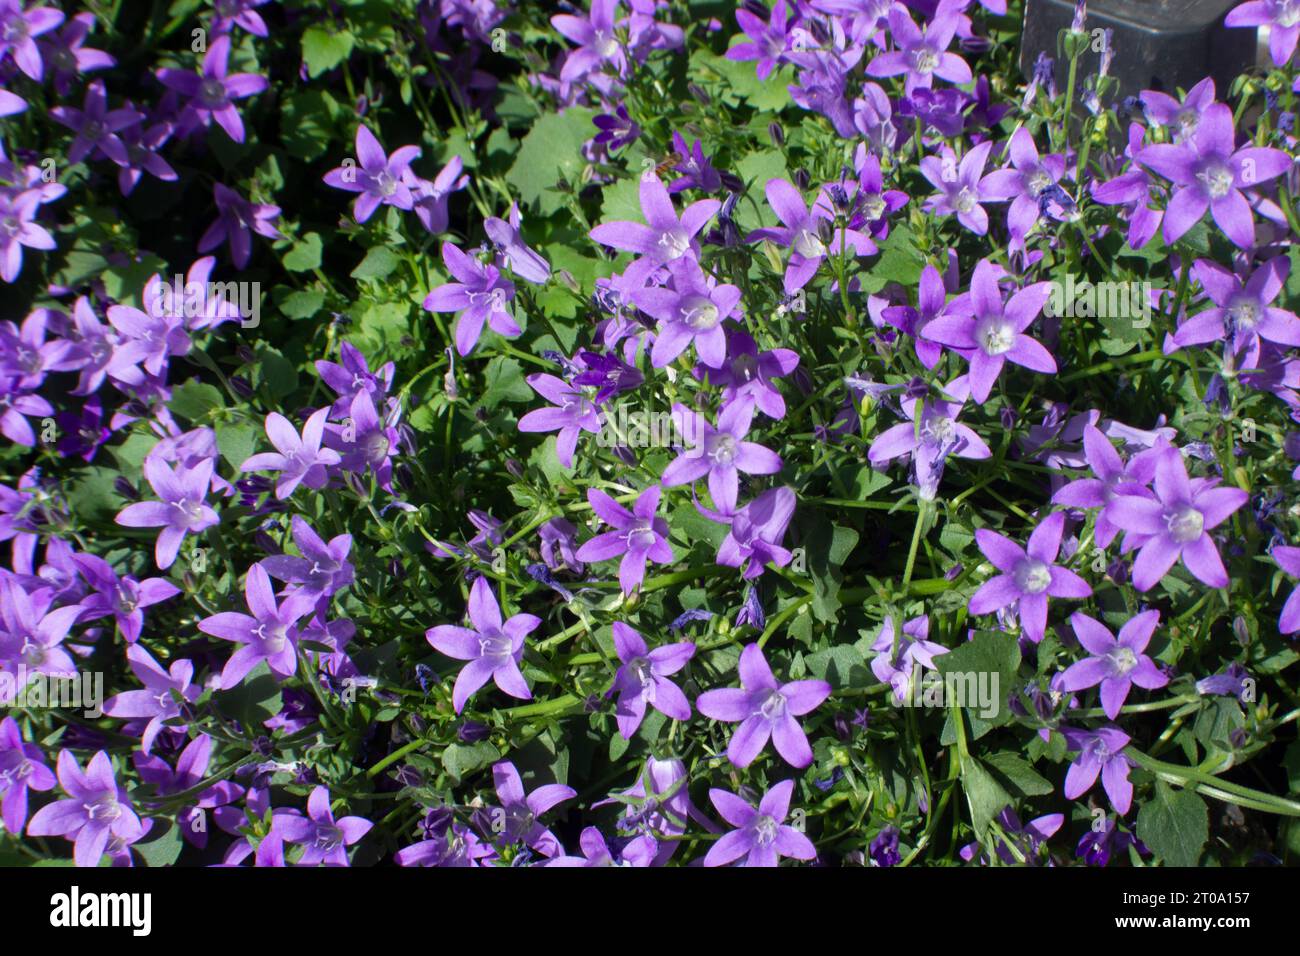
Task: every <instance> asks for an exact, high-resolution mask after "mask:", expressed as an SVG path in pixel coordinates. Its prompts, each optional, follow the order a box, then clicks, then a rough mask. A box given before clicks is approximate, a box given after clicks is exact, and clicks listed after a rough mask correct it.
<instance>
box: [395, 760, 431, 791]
mask: <svg viewBox="0 0 1300 956" xmlns="http://www.w3.org/2000/svg"><path fill="white" fill-rule="evenodd" d="M396 777H397V782H398V783H400V784H401V785H402V786H403V787H423V786H424V776H423V775H422V774H421V773H420V771H418V770H416V769H415V768H414V767H412V766H411V765H410V764H409V763H404V764H402V766H401V767H399V768H398V770H397V774H396Z"/></svg>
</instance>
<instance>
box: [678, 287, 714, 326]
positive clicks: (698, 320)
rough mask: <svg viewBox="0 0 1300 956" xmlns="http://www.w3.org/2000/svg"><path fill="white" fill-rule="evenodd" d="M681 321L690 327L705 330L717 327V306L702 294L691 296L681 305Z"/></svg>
mask: <svg viewBox="0 0 1300 956" xmlns="http://www.w3.org/2000/svg"><path fill="white" fill-rule="evenodd" d="M681 314H682V321H683V322H685V323H686V324H687V325H689V326H690V327H691V328H693V329H695V330H697V331H700V332H706V331H708V330H709V329H712V328H715V327H717V324H718V307H717V306H716V305H714V304H713V302H712V300H710V299H708V298H705V297H704V296H702V295H701V296H691V297H689V298H688V299H686V301H685V302H683V303H682V305H681Z"/></svg>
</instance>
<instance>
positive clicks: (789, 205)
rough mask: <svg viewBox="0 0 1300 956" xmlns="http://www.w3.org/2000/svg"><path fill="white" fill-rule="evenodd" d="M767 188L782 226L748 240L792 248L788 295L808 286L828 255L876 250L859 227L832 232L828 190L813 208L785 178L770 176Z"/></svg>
mask: <svg viewBox="0 0 1300 956" xmlns="http://www.w3.org/2000/svg"><path fill="white" fill-rule="evenodd" d="M764 191H765V193H766V195H767V203H768V205H769V206H771V207H772V211H773V212H775V213H776V217H777V218H778V219H779V220H781V223H782V225H781V226H777V227H764V228H761V229H755V230H754V231H753V232H751V233H750V234H749V235H748V236H746V237H745V241H746V242H753V241H755V240H757V239H769V240H771V241H772V242H775V243H777V244H778V245H781V246H786V247H788V248H789V249H790V261H789V262H788V263H787V264H786V268H785V280H784V288H785V292H786V294H787V295H792V294H794V293H795V292H797V291H799V290H800V289H802V288H803V287H804V286H805V285H807V284H808V281H809V280H810V279H812V277H813V276H814V275H815V274H816V272H817V268H818V267H819V266H820V265H821V263H822V260H824V259H825V258H826V257H827V256H828V255H836V256H837V255H839V254H840V253H841V252H842V251H843V250H844V249H845V248H846V247H848V248H851V249H852V250H853V254H854V255H858V256H868V255H871V254H872V253H874V252H875V251H876V244H875V243H874V242H872V241H871V238H870V237H869V236H867V235H865V234H864V233H861V232H859V231H858V230H856V229H848V228H844V227H841V228H840V229H839V230H838V231H837V232H836V233H835V235H834V236H831V235H830V233H831V229H832V226H833V224H834V222H835V211H834V205H833V203H832V202H831V200H830V198H829V197H828V195H827V193H826V191H825V190H823V191H822V192H821V193H820V194H819V195H818V197H817V200H816V201H815V202H814V203H813V205H812V208H811V209H810V208H809V207H808V206H807V205H805V204H804V200H803V196H801V195H800V194H799V190H797V189H795V187H794V186H793V185H791V184H790V183H789V182H787V181H786V180H784V179H769V180H768V181H767V186H766V187H765V190H764Z"/></svg>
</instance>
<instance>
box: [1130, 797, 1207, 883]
mask: <svg viewBox="0 0 1300 956" xmlns="http://www.w3.org/2000/svg"><path fill="white" fill-rule="evenodd" d="M1137 835H1138V839H1139V840H1141V841H1142V842H1143V843H1145V844H1146V845H1147V846H1148V847H1150V848H1151V850H1152V851H1153V852H1154V853H1155V854H1156V856H1158V857H1159V858H1160V859H1161V860H1162V861H1164V863H1166V864H1167V865H1169V866H1195V865H1196V863H1197V861H1198V860H1199V859H1200V857H1201V848H1202V847H1204V846H1205V841H1206V840H1208V839H1209V837H1210V811H1209V808H1208V807H1206V805H1205V801H1204V800H1202V799H1201V798H1200V797H1199V796H1197V795H1196V794H1195V793H1193V792H1192V791H1191V790H1175V789H1174V788H1173V787H1171V786H1169V784H1167V783H1165V782H1164V781H1163V780H1158V781H1156V792H1155V793H1154V794H1153V795H1152V797H1151V799H1150V800H1148V801H1147V802H1146V803H1145V804H1143V806H1142V809H1141V810H1139V811H1138V818H1137Z"/></svg>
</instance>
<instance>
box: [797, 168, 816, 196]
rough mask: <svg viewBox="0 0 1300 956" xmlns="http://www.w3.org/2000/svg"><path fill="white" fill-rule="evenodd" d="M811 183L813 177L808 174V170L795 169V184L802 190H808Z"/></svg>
mask: <svg viewBox="0 0 1300 956" xmlns="http://www.w3.org/2000/svg"><path fill="white" fill-rule="evenodd" d="M811 183H812V177H811V176H809V175H808V170H806V169H796V170H795V171H794V184H795V186H797V187H798V188H799V189H800V191H806V190H807V189H808V186H809V185H810V184H811Z"/></svg>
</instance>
